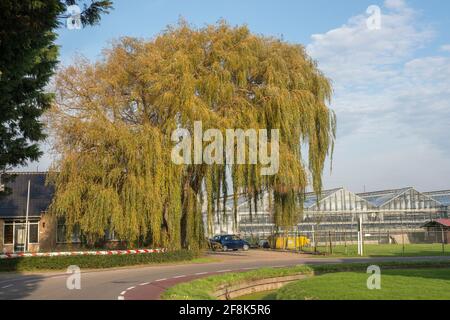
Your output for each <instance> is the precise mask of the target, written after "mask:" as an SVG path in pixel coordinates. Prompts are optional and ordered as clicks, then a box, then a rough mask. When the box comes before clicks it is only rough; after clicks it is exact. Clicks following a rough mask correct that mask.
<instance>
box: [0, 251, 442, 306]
mask: <svg viewBox="0 0 450 320" xmlns="http://www.w3.org/2000/svg"><path fill="white" fill-rule="evenodd" d="M208 256H210V257H213V258H214V259H216V260H217V261H216V262H211V263H204V264H193V263H185V264H172V265H153V266H148V267H131V268H120V269H109V270H96V271H92V270H90V271H83V270H82V273H81V289H80V290H69V289H67V286H66V281H67V279H68V276H69V275H68V274H65V273H35V274H11V273H0V300H2V299H63V300H72V299H94V300H112V299H114V300H116V299H119V300H128V299H157V298H158V297H159V294H160V293H161V292H163V291H164V289H165V288H167V287H169V286H171V285H173V284H175V283H179V282H183V281H188V280H191V279H194V278H199V277H205V276H208V275H211V274H220V273H226V272H242V271H245V270H251V269H257V268H261V267H286V266H294V265H298V264H325V263H352V262H364V263H366V262H369V263H376V262H386V261H425V260H427V261H429V260H450V256H447V257H386V258H313V257H311V256H305V255H299V254H295V253H285V252H270V251H259V250H256V251H249V252H239V253H234V252H230V253H211V254H209V255H208Z"/></svg>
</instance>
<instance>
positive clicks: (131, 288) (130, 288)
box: [126, 287, 136, 291]
mask: <svg viewBox="0 0 450 320" xmlns="http://www.w3.org/2000/svg"><path fill="white" fill-rule="evenodd" d="M134 288H136V287H129V288H128V289H127V290H126V291H129V290H133V289H134Z"/></svg>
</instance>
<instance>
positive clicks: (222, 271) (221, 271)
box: [216, 270, 231, 273]
mask: <svg viewBox="0 0 450 320" xmlns="http://www.w3.org/2000/svg"><path fill="white" fill-rule="evenodd" d="M216 272H217V273H224V272H231V270H219V271H216Z"/></svg>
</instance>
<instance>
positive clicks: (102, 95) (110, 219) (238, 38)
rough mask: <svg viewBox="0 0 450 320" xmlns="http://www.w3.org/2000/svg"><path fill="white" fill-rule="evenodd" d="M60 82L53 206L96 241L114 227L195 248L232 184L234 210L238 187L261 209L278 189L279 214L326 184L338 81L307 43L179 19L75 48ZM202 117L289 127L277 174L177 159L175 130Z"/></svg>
mask: <svg viewBox="0 0 450 320" xmlns="http://www.w3.org/2000/svg"><path fill="white" fill-rule="evenodd" d="M56 87H57V99H56V103H55V105H54V107H53V108H52V110H51V111H50V112H49V113H48V117H49V124H50V128H51V129H52V132H53V137H54V146H55V149H56V151H57V153H58V154H59V155H60V157H59V158H58V160H57V161H56V162H55V163H54V165H53V168H52V171H53V172H54V174H52V175H51V178H50V180H51V183H53V184H54V185H55V189H56V195H55V198H54V201H53V203H52V205H51V212H52V213H54V214H55V215H58V216H63V217H64V218H65V221H66V225H67V230H68V233H70V232H71V230H73V229H74V228H75V227H77V228H80V230H81V231H82V233H83V234H84V235H85V236H86V238H87V239H88V240H89V241H90V242H95V241H96V240H97V239H100V238H102V237H103V236H104V235H105V231H106V230H113V231H114V232H115V234H116V235H117V236H118V237H119V238H120V239H123V240H126V241H127V242H128V243H130V245H137V244H138V243H151V244H152V245H154V246H165V247H169V248H173V249H176V248H180V247H185V248H192V249H196V248H199V247H201V246H202V243H203V239H204V234H205V230H204V224H203V217H202V212H203V211H204V210H206V212H207V214H206V216H207V220H208V223H207V226H211V223H212V220H213V216H214V214H216V213H217V212H218V211H219V210H220V209H219V208H224V206H223V205H222V206H221V201H225V200H223V199H227V197H229V195H228V193H229V192H230V190H232V195H233V196H232V198H233V199H234V207H235V208H234V214H235V216H236V207H237V200H238V195H239V196H245V197H247V199H248V201H249V202H250V203H252V204H253V206H252V208H253V209H252V210H253V211H255V212H256V211H257V209H258V208H257V207H256V205H257V199H258V197H260V196H261V194H263V193H264V192H268V193H269V194H270V195H271V201H270V202H271V206H272V208H273V212H274V219H275V223H276V224H277V225H278V226H291V225H293V224H295V223H296V221H297V219H298V215H299V213H300V212H301V208H302V202H303V194H304V192H305V189H306V188H307V187H308V186H309V185H311V186H312V187H313V188H314V190H315V191H316V192H317V193H319V192H320V191H321V188H322V183H321V181H322V172H323V169H324V162H325V159H326V157H327V156H328V155H329V154H330V153H332V148H333V143H334V137H335V117H334V114H333V112H332V111H331V110H330V109H329V108H328V107H327V103H329V100H330V96H331V91H332V89H331V86H330V82H329V80H328V79H327V78H326V77H325V76H324V75H323V74H322V73H321V72H320V71H319V70H318V68H317V65H316V63H315V62H314V61H313V60H312V59H310V58H309V57H308V55H307V54H306V52H305V49H304V48H303V47H302V46H300V45H293V44H289V43H286V42H284V41H281V40H279V39H274V38H267V37H263V36H257V35H254V34H252V33H250V32H249V30H248V28H247V27H230V26H229V25H227V24H226V23H225V22H220V23H218V24H217V25H211V26H207V27H205V28H202V29H196V28H193V27H191V26H189V25H188V24H187V23H185V22H181V23H180V24H179V25H177V26H175V27H169V28H168V29H167V30H165V31H164V32H162V33H161V34H160V35H159V36H157V37H156V38H155V39H152V40H150V41H144V40H139V39H134V38H124V39H121V40H120V41H118V42H117V43H115V44H114V45H113V46H112V47H111V48H109V49H107V50H105V51H104V53H103V58H102V59H101V60H100V61H99V62H96V63H91V62H89V61H87V60H85V59H82V58H80V59H77V61H76V63H74V64H73V65H71V66H69V67H66V68H64V69H62V70H61V71H60V72H59V74H58V77H57V79H56ZM196 121H202V124H203V129H204V130H207V129H209V128H217V129H220V130H222V131H225V130H226V129H233V128H242V129H246V128H252V129H268V130H270V129H279V133H280V134H279V136H280V142H279V158H280V166H279V172H278V174H276V175H273V176H262V175H261V174H260V168H261V165H260V164H239V165H232V166H229V165H226V164H213V165H205V164H196V165H194V164H190V165H189V164H185V165H176V164H174V163H173V162H172V161H171V149H172V146H173V142H172V141H171V133H172V132H173V131H174V130H175V129H177V128H185V129H187V130H189V132H193V130H194V129H193V128H194V122H196ZM270 142H271V137H269V143H270ZM301 145H304V146H306V149H307V155H302V149H304V148H301ZM223 204H224V203H223ZM203 207H204V208H203Z"/></svg>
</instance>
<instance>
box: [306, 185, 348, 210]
mask: <svg viewBox="0 0 450 320" xmlns="http://www.w3.org/2000/svg"><path fill="white" fill-rule="evenodd" d="M342 189H343V188H337V189H330V190H323V191H322V193H321V194H320V198H319V202H320V201H322V200H324V199H326V198H328V197H329V196H331V195H332V194H334V193H336V192H338V191H340V190H342ZM316 203H317V195H316V193H315V192H309V193H307V194H305V202H304V204H303V206H304V207H305V208H311V207H312V206H314V205H315V204H316Z"/></svg>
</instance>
